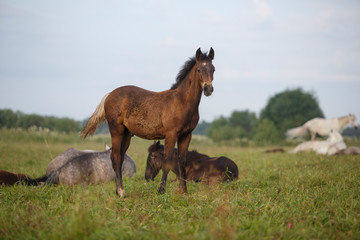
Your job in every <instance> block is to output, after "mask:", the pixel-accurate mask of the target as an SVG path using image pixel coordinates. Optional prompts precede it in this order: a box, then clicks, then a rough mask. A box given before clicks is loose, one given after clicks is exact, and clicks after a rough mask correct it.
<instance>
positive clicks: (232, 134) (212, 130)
mask: <svg viewBox="0 0 360 240" xmlns="http://www.w3.org/2000/svg"><path fill="white" fill-rule="evenodd" d="M240 132H241V128H239V127H235V128H234V127H232V126H231V125H230V123H229V120H228V119H227V118H225V117H222V116H221V117H220V118H218V119H215V120H214V121H213V122H212V123H211V125H210V126H209V128H208V129H207V131H206V135H207V136H208V137H209V138H211V139H212V140H213V141H215V142H220V141H226V140H230V139H234V138H237V137H238V136H239V135H240Z"/></svg>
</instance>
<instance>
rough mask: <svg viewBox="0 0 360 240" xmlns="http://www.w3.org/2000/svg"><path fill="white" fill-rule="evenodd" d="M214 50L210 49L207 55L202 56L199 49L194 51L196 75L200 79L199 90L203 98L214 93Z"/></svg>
mask: <svg viewBox="0 0 360 240" xmlns="http://www.w3.org/2000/svg"><path fill="white" fill-rule="evenodd" d="M214 55H215V53H214V49H212V48H211V49H210V52H209V54H208V55H206V54H203V53H202V52H201V50H200V48H199V49H198V50H197V51H196V65H195V67H196V74H197V75H198V77H199V79H200V85H201V88H202V89H203V91H204V94H205V96H210V95H211V94H212V92H213V91H214V88H213V86H212V81H213V79H214V72H215V67H214V65H213V64H212V60H213V59H214Z"/></svg>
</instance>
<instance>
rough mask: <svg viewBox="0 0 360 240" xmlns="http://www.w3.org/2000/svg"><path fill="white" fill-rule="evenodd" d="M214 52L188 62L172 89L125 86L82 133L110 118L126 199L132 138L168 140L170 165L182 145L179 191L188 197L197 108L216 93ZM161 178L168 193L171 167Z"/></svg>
mask: <svg viewBox="0 0 360 240" xmlns="http://www.w3.org/2000/svg"><path fill="white" fill-rule="evenodd" d="M213 59H214V50H213V49H212V48H211V49H210V52H209V54H207V53H205V54H204V53H202V52H201V50H200V48H199V49H198V50H197V51H196V54H195V57H194V58H190V59H189V60H188V61H187V62H185V64H184V66H183V67H182V69H181V70H180V72H179V73H178V75H177V78H176V83H175V84H174V85H173V86H172V87H171V89H169V90H166V91H162V92H152V91H148V90H145V89H142V88H139V87H136V86H124V87H120V88H117V89H115V90H114V91H112V92H111V93H109V94H107V95H105V96H104V97H103V99H102V101H101V102H100V104H99V106H98V107H97V108H96V110H95V112H94V113H93V115H92V116H91V117H90V119H89V120H88V122H87V123H86V125H85V127H84V129H83V130H82V137H83V138H85V137H86V136H87V135H89V134H90V135H91V134H93V133H94V132H95V130H96V128H97V127H98V126H99V125H100V124H102V123H103V122H105V120H107V122H108V124H109V129H110V134H111V141H112V147H113V151H112V155H111V159H112V165H113V168H114V171H115V174H116V176H115V179H116V193H117V194H118V195H119V196H120V197H123V196H124V195H125V190H124V187H123V183H122V175H121V166H122V164H123V161H124V156H125V152H126V150H127V149H128V147H129V145H130V140H131V135H132V134H134V135H136V136H138V137H141V138H144V139H149V140H156V139H165V151H164V152H165V153H164V154H165V160H166V161H167V162H170V161H172V160H171V159H170V158H172V157H173V153H174V148H175V144H176V142H177V144H178V149H179V151H178V154H177V156H176V161H178V162H179V172H180V188H181V190H182V191H183V192H184V193H187V188H186V182H185V179H186V175H185V174H186V173H185V162H186V152H187V150H188V147H189V143H190V140H191V136H192V131H193V130H194V128H195V127H196V125H197V123H198V121H199V104H200V100H201V96H202V92H204V94H205V96H210V95H211V94H212V92H213V90H214V89H213V86H212V81H213V74H214V71H215V67H214V66H213V64H212V60H213ZM162 170H163V175H162V178H161V183H160V187H159V190H158V192H159V193H164V192H165V186H166V179H167V175H168V173H169V170H170V168H169V167H168V165H167V164H164V165H163V167H162Z"/></svg>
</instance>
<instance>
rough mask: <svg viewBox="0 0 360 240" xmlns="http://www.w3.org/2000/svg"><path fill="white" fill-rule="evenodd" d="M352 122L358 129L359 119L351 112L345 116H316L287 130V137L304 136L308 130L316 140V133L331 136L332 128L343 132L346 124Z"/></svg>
mask: <svg viewBox="0 0 360 240" xmlns="http://www.w3.org/2000/svg"><path fill="white" fill-rule="evenodd" d="M348 124H350V125H351V126H352V127H354V128H355V129H356V130H357V128H358V126H359V125H358V121H357V118H356V117H355V115H354V114H349V115H348V116H345V117H339V118H331V119H324V118H314V119H311V120H309V121H307V122H306V123H305V124H304V125H302V126H300V127H297V128H291V129H289V130H287V131H286V137H287V138H288V139H294V138H296V137H304V136H306V135H307V133H308V131H309V132H310V135H311V140H315V137H316V134H319V135H321V136H329V134H330V132H331V130H334V131H337V132H339V133H342V132H343V130H344V128H345V126H346V125H348Z"/></svg>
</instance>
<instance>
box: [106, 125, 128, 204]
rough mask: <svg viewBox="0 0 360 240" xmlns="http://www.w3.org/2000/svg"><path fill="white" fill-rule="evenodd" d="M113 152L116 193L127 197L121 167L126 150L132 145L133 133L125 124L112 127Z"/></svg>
mask: <svg viewBox="0 0 360 240" xmlns="http://www.w3.org/2000/svg"><path fill="white" fill-rule="evenodd" d="M110 132H111V142H112V152H111V161H112V166H113V169H114V172H115V182H116V193H117V194H118V195H119V196H120V197H125V190H124V187H123V183H122V172H121V167H122V164H123V162H124V158H125V152H126V150H127V149H128V147H129V145H130V139H131V134H130V132H129V130H128V129H127V128H125V126H121V127H120V128H117V129H115V130H114V129H111V130H110Z"/></svg>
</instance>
